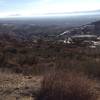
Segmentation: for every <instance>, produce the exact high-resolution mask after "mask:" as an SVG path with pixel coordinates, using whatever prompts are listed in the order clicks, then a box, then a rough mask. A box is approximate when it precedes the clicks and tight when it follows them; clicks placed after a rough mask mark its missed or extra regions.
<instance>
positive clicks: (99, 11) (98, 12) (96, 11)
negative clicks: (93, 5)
mask: <svg viewBox="0 0 100 100" xmlns="http://www.w3.org/2000/svg"><path fill="white" fill-rule="evenodd" d="M60 14H100V10H92V11H76V12H61V13H46V14H45V15H60Z"/></svg>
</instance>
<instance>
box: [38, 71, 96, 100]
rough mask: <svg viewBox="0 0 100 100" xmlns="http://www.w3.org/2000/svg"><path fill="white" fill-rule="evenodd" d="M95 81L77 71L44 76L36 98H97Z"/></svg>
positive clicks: (84, 99)
mask: <svg viewBox="0 0 100 100" xmlns="http://www.w3.org/2000/svg"><path fill="white" fill-rule="evenodd" d="M94 86H95V82H93V81H92V80H90V79H88V78H87V77H85V76H83V75H82V74H80V75H79V74H76V73H71V72H70V73H62V72H60V73H59V72H56V73H51V74H49V75H46V76H44V79H43V82H42V87H41V90H40V92H39V94H38V95H37V97H36V100H97V95H96V91H95V89H94Z"/></svg>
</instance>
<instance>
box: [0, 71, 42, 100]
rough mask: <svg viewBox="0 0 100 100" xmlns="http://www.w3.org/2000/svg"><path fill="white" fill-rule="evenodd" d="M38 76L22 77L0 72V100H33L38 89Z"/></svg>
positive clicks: (39, 80) (39, 79)
mask: <svg viewBox="0 0 100 100" xmlns="http://www.w3.org/2000/svg"><path fill="white" fill-rule="evenodd" d="M41 79H42V77H40V76H22V75H16V74H7V73H1V72H0V100H33V97H32V96H34V95H35V93H36V92H37V91H38V90H39V88H40V82H41Z"/></svg>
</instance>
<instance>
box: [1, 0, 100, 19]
mask: <svg viewBox="0 0 100 100" xmlns="http://www.w3.org/2000/svg"><path fill="white" fill-rule="evenodd" d="M97 9H100V0H0V17H8V16H35V15H42V14H48V13H63V12H74V11H89V10H97Z"/></svg>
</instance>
